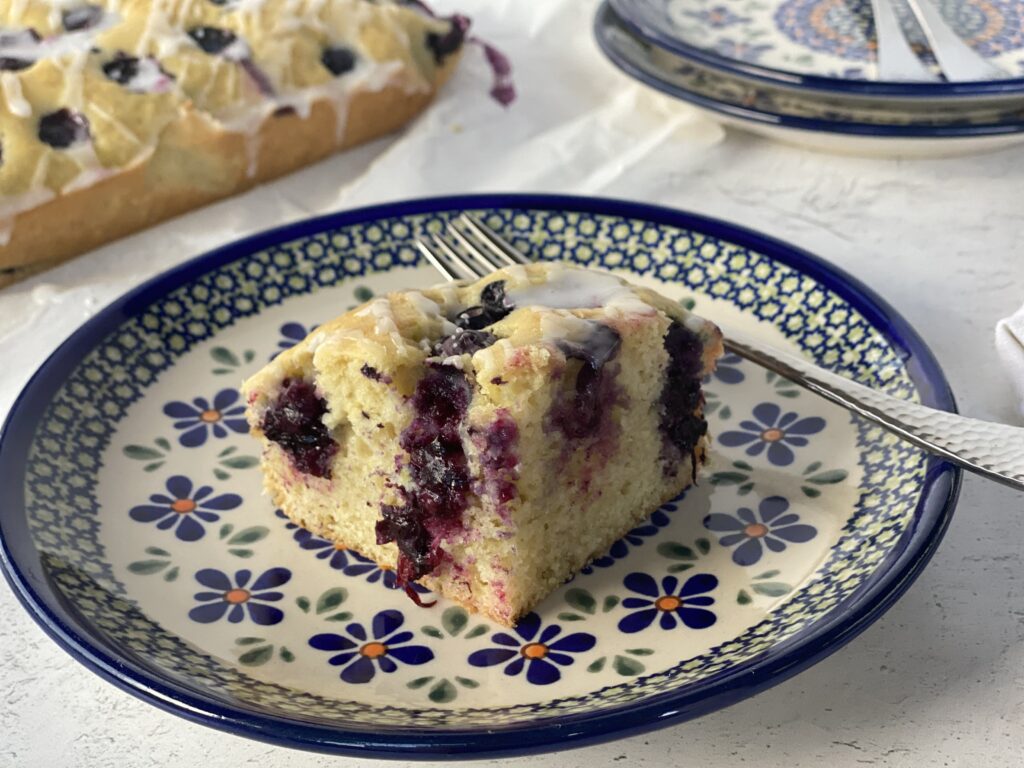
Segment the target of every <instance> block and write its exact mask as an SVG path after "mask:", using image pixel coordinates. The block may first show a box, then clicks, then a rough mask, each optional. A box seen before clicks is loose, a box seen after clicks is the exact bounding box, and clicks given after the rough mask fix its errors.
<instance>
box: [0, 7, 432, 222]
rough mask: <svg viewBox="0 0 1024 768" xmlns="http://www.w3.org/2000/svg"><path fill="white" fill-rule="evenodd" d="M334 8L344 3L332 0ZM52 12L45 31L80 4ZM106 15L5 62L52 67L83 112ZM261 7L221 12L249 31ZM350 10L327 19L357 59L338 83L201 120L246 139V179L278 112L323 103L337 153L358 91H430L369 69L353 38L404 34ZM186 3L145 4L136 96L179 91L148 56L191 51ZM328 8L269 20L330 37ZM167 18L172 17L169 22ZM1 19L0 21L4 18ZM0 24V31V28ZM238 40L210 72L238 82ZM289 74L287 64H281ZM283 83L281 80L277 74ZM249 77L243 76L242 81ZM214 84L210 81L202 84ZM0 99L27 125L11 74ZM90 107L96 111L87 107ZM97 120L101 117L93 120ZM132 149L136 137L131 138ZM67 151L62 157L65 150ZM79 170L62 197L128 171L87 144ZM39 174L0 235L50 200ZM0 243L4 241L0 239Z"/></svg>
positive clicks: (413, 74)
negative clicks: (380, 31) (92, 55)
mask: <svg viewBox="0 0 1024 768" xmlns="http://www.w3.org/2000/svg"><path fill="white" fill-rule="evenodd" d="M9 2H11V5H10V6H9V7H8V11H7V13H6V22H7V26H8V27H9V28H10V27H11V26H12V25H17V24H18V23H19V22H23V21H24V16H25V12H26V9H27V6H28V0H9ZM332 2H333V3H334V4H335V5H337V4H340V3H343V2H345V0H332ZM48 5H49V7H50V19H49V20H50V23H51V26H53V27H54V28H60V26H61V23H62V11H63V10H65V9H68V8H74V7H78V6H80V5H82V0H48ZM105 5H106V7H107V10H106V11H105V12H104V13H103V15H102V16H101V17H100V20H99V22H98V23H96V24H94V25H92V26H90V27H88V28H86V29H80V30H75V31H70V32H64V33H61V34H55V35H52V36H50V37H47V38H44V39H42V40H34V39H31V38H30V37H28V36H27V35H26V39H24V40H19V41H15V42H16V43H17V44H16V45H6V46H4V55H6V56H11V57H14V58H21V59H24V60H27V61H32V62H36V61H39V60H41V59H48V60H52V61H54V62H55V63H57V64H58V66H60V67H61V69H62V70H63V72H64V94H63V103H64V104H65V105H66V106H68V107H69V108H71V109H75V110H78V111H81V109H82V106H83V75H84V70H85V66H86V61H87V59H88V56H89V52H90V50H91V49H92V48H93V47H94V46H95V45H97V41H96V38H97V37H98V36H99V35H101V34H102V33H103V32H105V31H107V30H109V29H110V28H112V27H114V26H116V25H117V24H118V23H119V21H120V20H121V15H120V14H119V10H120V8H121V3H120V0H107V2H106V3H105ZM266 5H267V0H235V2H233V3H232V4H231V5H229V6H227V7H225V8H224V10H225V12H229V13H237V14H239V15H240V16H241V17H243V23H244V24H245V25H248V26H255V25H258V24H259V23H261V18H260V16H261V13H262V12H263V10H264V9H265V8H266ZM348 5H349V6H350V8H349V9H348V11H349V12H347V13H340V14H339V13H337V9H336V8H332V10H333V11H334V12H335V15H334V16H333V17H332V18H335V19H339V18H340V19H342V20H344V21H345V22H347V25H348V26H347V28H346V29H344V30H343V31H342V34H340V35H339V34H338V33H337V30H335V32H334V34H333V35H332V37H333V39H334V41H335V42H337V43H338V44H342V43H344V44H346V45H349V46H350V47H352V48H353V49H354V50H355V51H356V53H357V61H358V64H357V67H356V68H355V69H354V70H353V71H352V72H349V73H346V74H345V75H343V76H341V77H336V78H333V79H332V80H329V81H327V82H325V83H323V84H321V85H317V86H313V87H305V88H296V89H292V90H282V91H281V92H280V93H277V94H275V96H274V97H273V98H263V99H261V100H260V101H259V103H256V104H248V105H244V107H243V108H242V109H236V110H234V111H233V112H232V113H226V114H206V115H205V116H206V117H207V118H208V119H211V120H213V121H214V123H215V124H217V125H218V126H219V127H220V128H221V129H222V130H225V131H228V132H237V133H242V134H245V135H246V136H247V138H248V139H249V140H248V141H247V155H248V156H247V159H248V165H247V171H248V173H249V175H250V176H253V175H255V174H256V173H257V172H258V161H259V145H258V143H257V142H256V141H255V139H254V137H256V136H257V135H258V133H259V130H260V128H261V126H262V124H263V122H264V121H265V120H266V119H268V117H269V116H270V115H272V114H273V113H274V112H276V111H277V110H278V109H279V108H281V107H284V106H288V107H291V108H293V109H295V111H296V112H297V113H298V114H299V116H300V117H303V118H308V117H309V115H310V113H311V110H312V105H313V104H314V103H316V102H318V101H327V102H329V103H330V104H331V105H332V106H333V108H334V112H335V116H336V129H335V139H336V142H337V143H338V144H339V145H340V144H341V143H342V142H343V141H344V137H345V134H346V132H347V123H348V119H347V118H348V104H349V101H350V99H351V97H352V94H353V93H354V92H357V91H377V90H380V89H383V88H385V87H388V86H392V85H399V86H400V87H403V88H404V90H405V91H407V92H409V93H412V92H417V91H423V90H427V89H429V87H430V83H429V82H428V80H427V79H426V77H425V76H424V75H423V74H422V73H420V72H418V71H415V70H410V69H409V68H408V67H407V66H406V65H405V64H404V62H402V61H397V60H396V61H374V60H373V59H372V58H371V57H370V56H369V55H368V54H367V52H366V51H365V50H362V49H361V46H360V45H359V30H360V27H361V25H362V23H363V22H364V21H365V20H366V19H368V18H369V17H370V16H371V15H373V14H376V18H378V19H381V20H383V21H384V22H385V23H386V24H389V25H390V27H391V31H392V33H393V34H395V35H396V36H398V37H404V36H406V31H405V27H404V26H403V24H402V23H401V21H400V17H399V15H398V14H396V13H393V11H395V8H385V7H381V6H378V5H376V4H374V3H368V2H365V0H350V2H348ZM191 6H192V0H185V2H180V0H151V2H150V3H149V5H148V8H147V14H146V18H145V24H144V26H143V27H142V31H141V34H140V35H139V37H138V39H137V41H136V42H135V46H134V47H135V51H134V53H135V54H136V55H137V56H138V57H139V72H138V73H137V74H136V76H135V77H134V78H133V79H132V81H130V82H129V83H128V84H127V85H126V87H127V88H128V89H129V90H131V91H133V92H136V93H142V92H145V93H160V92H163V91H165V90H169V89H172V88H173V89H178V88H180V86H179V85H178V84H177V83H176V81H174V80H173V79H171V78H168V77H167V76H166V75H165V74H164V73H163V72H161V69H160V64H159V62H158V61H157V60H154V59H152V58H149V57H148V54H150V52H153V53H155V55H156V57H157V58H158V59H163V58H166V57H168V56H171V55H173V54H174V53H176V52H178V51H179V50H181V48H182V47H184V46H194V45H195V42H194V41H193V40H192V38H191V37H190V36H189V35H188V34H187V32H186V30H185V29H184V28H183V26H182V22H181V21H180V20H182V19H185V18H189V9H190V8H191ZM325 6H326V0H285V3H284V6H283V8H284V11H285V12H284V13H283V14H280V16H281V18H279V19H276V20H275V27H274V32H275V33H279V34H283V33H285V32H286V31H289V30H294V29H299V28H301V27H302V26H305V27H308V28H312V29H316V30H322V31H328V30H327V28H326V24H325V23H324V20H323V19H322V18H321V15H322V12H323V11H324V8H325ZM168 10H171V11H175V12H176V13H175V15H174V16H173V17H172V16H171V15H169V13H168ZM2 15H4V14H2V12H0V16H2ZM2 21H3V20H2V19H0V23H2ZM243 38H244V35H243V36H241V37H239V39H237V40H236V41H235V42H233V43H232V44H231V45H229V46H228V47H227V48H226V49H225V50H224V51H222V52H221V53H220V54H218V55H215V56H213V58H214V59H215V62H214V63H213V65H214V66H215V67H221V66H227V65H234V66H233V67H232V74H233V75H234V76H236V77H237V76H240V74H241V73H239V72H237V71H235V70H237V69H238V68H240V65H239V64H238V62H240V61H242V60H245V59H247V58H248V57H250V56H251V50H250V48H249V45H248V44H247V43H246V42H245V40H244V39H243ZM188 63H189V61H188V58H187V57H186V58H185V59H184V61H183V63H182V68H183V71H181V72H179V73H178V75H179V77H178V80H179V81H180V80H183V79H184V74H185V72H184V70H185V69H186V68H187V66H188ZM286 63H287V64H288V66H291V64H290V62H286ZM281 74H282V75H283V73H281ZM242 76H248V75H242ZM214 79H215V77H213V76H211V77H210V78H209V79H208V84H209V83H210V82H212V81H213V80H214ZM0 96H2V97H3V98H4V100H5V102H6V104H7V109H8V112H9V113H10V114H11V115H13V116H15V117H19V118H22V119H28V118H31V117H32V106H31V104H30V103H29V102H28V101H27V100H26V99H25V98H24V96H23V94H22V93H21V82H20V79H18V73H17V72H5V73H3V78H2V82H0ZM93 106H94V105H93ZM96 114H100V113H99V112H97V113H96ZM101 117H102V118H103V119H104V120H108V121H109V122H111V123H112V124H113V125H114V127H115V130H118V131H119V132H121V133H124V131H125V130H127V129H124V126H122V125H120V124H118V123H117V121H116V120H114V119H113V118H112V117H111V116H110V115H108V114H106V113H102V114H101ZM158 135H159V131H155V132H154V138H152V139H151V141H152V142H153V144H154V146H153V147H151V148H149V151H148V152H147V151H145V150H144V151H142V152H141V153H140V154H138V155H136V156H135V159H133V161H132V162H131V163H130V165H134V164H135V163H136V162H137V160H138V159H140V158H144V157H146V156H148V155H149V154H151V153H152V150H153V149H155V143H156V141H157V140H158V139H157V136H158ZM133 138H134V139H135V140H136V141H139V139H138V137H135V136H133ZM64 151H67V150H64ZM73 157H74V159H75V160H76V162H77V163H78V164H79V166H80V172H79V175H78V176H77V177H76V178H75V179H73V180H72V181H71V182H70V183H69V184H67V185H65V187H64V188H63V189H62V190H61V191H62V192H68V191H72V190H76V189H82V188H84V187H87V186H90V185H91V184H94V183H96V182H97V181H99V180H101V179H102V178H106V177H107V176H109V175H111V174H113V173H117V172H120V171H122V170H126V168H115V169H105V168H103V167H102V166H101V165H100V164H99V161H98V158H97V157H96V154H95V151H94V149H93V148H92V146H91V143H90V144H89V151H88V152H87V151H85V150H79V151H77V152H76V153H75V154H74V155H73ZM43 170H44V172H43V173H39V172H38V171H39V168H37V173H36V174H35V175H34V178H33V181H32V184H31V185H30V188H29V190H28V191H27V192H25V193H23V194H21V195H15V196H8V198H7V199H6V200H3V201H2V203H0V227H5V225H6V229H9V224H10V222H9V221H5V220H6V219H9V218H12V217H13V216H15V215H16V214H17V213H18V212H20V211H23V210H27V209H29V208H32V207H35V206H36V205H39V204H41V201H43V200H44V199H49V198H51V197H53V193H52V192H50V191H49V190H46V189H45V186H44V185H45V179H46V174H45V168H44V169H43ZM7 234H8V237H9V232H8V233H7ZM0 239H2V235H0Z"/></svg>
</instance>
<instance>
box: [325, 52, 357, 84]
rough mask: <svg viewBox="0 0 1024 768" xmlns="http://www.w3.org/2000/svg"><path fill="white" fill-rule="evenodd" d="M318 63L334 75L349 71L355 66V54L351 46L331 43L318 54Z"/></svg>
mask: <svg viewBox="0 0 1024 768" xmlns="http://www.w3.org/2000/svg"><path fill="white" fill-rule="evenodd" d="M320 63H321V64H323V65H324V66H325V67H326V68H327V71H328V72H330V73H331V74H332V75H334V76H335V77H340V76H341V75H344V74H345V73H347V72H351V71H352V70H353V69H355V67H356V55H355V53H353V52H352V49H351V48H346V47H345V46H342V45H331V46H328V47H326V48H324V50H323V53H321V54H320Z"/></svg>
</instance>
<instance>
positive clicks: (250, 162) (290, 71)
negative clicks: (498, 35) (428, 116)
mask: <svg viewBox="0 0 1024 768" xmlns="http://www.w3.org/2000/svg"><path fill="white" fill-rule="evenodd" d="M467 27H468V21H467V20H466V19H465V17H461V16H454V17H452V18H450V19H442V18H437V17H435V16H433V15H432V14H431V13H430V12H429V11H428V10H426V6H424V5H423V4H422V3H408V2H400V1H399V0H330V1H329V2H324V0H13V1H12V0H2V1H0V274H4V275H11V274H17V273H18V272H26V271H27V269H26V268H28V267H29V266H31V265H35V264H42V263H47V264H52V263H54V262H56V261H58V260H60V259H64V258H67V257H69V256H71V255H74V254H76V253H80V252H82V251H85V250H88V249H89V248H93V247H95V246H97V245H100V244H102V243H104V242H106V241H109V240H112V239H114V238H116V237H120V236H122V235H125V234H127V233H129V232H133V231H135V230H138V229H141V228H143V227H146V226H151V225H152V224H153V223H155V222H158V221H161V220H163V219H166V218H169V217H171V216H174V215H177V214H179V213H182V212H184V211H187V210H189V209H192V208H196V207H198V206H200V205H204V204H206V203H209V202H211V201H213V200H217V199H220V198H223V197H226V196H228V195H232V194H235V193H237V192H240V191H242V190H244V189H246V188H248V187H251V186H253V185H254V184H257V183H260V182H263V181H267V180H269V179H273V178H275V177H277V176H280V175H282V174H285V173H288V172H290V171H292V170H295V169H296V168H299V167H301V166H303V165H307V164H309V163H312V162H314V161H316V160H319V159H321V158H324V157H326V156H328V155H330V154H331V153H333V152H335V151H337V150H339V149H344V148H346V147H350V146H353V145H355V144H358V143H360V142H363V141H367V140H369V139H372V138H376V137H377V136H380V135H382V134H384V133H387V132H390V131H393V130H396V129H397V128H399V127H400V126H402V125H404V124H405V123H407V122H408V121H410V120H411V119H412V118H413V117H415V116H416V114H418V113H419V112H420V111H421V110H422V109H423V108H424V107H426V105H427V104H428V103H429V102H430V100H431V99H432V98H433V96H434V94H435V93H436V92H437V90H438V88H440V86H441V85H442V84H443V83H444V81H445V80H446V79H447V78H448V76H449V75H450V74H451V72H452V71H453V69H454V67H455V65H456V63H457V61H458V59H459V57H460V54H461V51H462V48H463V45H464V42H465V41H466V40H467ZM489 56H490V54H489ZM499 61H500V62H501V63H502V64H503V66H504V67H505V72H504V74H505V75H506V76H507V62H503V61H502V60H501V58H500V57H499ZM497 69H498V68H497V67H496V70H497ZM497 74H499V75H500V74H501V72H498V73H497ZM505 86H506V88H508V83H507V82H506V83H505Z"/></svg>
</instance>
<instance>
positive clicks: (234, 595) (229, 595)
mask: <svg viewBox="0 0 1024 768" xmlns="http://www.w3.org/2000/svg"><path fill="white" fill-rule="evenodd" d="M224 599H225V600H227V601H228V602H229V603H232V604H233V605H238V604H239V603H244V602H245V601H246V600H248V599H249V590H248V589H232V590H229V591H228V592H225V593H224Z"/></svg>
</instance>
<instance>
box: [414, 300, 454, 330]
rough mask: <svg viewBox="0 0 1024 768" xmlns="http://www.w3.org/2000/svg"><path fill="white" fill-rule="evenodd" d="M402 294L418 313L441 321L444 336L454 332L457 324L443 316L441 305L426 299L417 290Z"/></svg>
mask: <svg viewBox="0 0 1024 768" xmlns="http://www.w3.org/2000/svg"><path fill="white" fill-rule="evenodd" d="M404 295H405V297H406V298H407V299H408V301H409V303H410V304H412V305H413V306H414V307H415V308H416V310H417V311H418V312H419V313H420V314H422V315H423V316H424V317H426V318H427V319H429V320H435V321H437V322H440V323H441V333H443V334H444V335H446V336H447V335H449V334H452V333H455V331H456V327H457V326H456V325H455V323H453V322H452V321H451V320H449V319H448V318H447V317H445V316H444V314H443V313H442V312H441V306H440V305H439V304H438V303H437V302H436V301H434V300H433V299H428V298H427V297H426V296H424V295H423V294H422V293H420V292H419V291H407V292H406V293H405V294H404Z"/></svg>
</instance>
